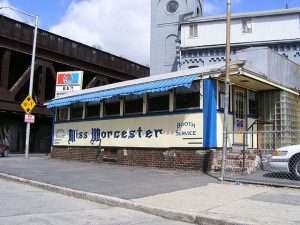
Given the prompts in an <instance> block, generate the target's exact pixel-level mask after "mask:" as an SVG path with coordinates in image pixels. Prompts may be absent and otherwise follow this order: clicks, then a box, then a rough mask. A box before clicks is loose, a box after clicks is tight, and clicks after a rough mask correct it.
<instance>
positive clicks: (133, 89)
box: [47, 75, 198, 108]
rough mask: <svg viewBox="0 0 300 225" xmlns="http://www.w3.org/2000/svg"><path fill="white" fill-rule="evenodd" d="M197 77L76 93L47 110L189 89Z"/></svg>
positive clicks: (182, 77) (49, 106)
mask: <svg viewBox="0 0 300 225" xmlns="http://www.w3.org/2000/svg"><path fill="white" fill-rule="evenodd" d="M197 77H198V75H189V76H181V77H175V78H169V79H163V80H156V81H151V82H146V83H139V84H132V85H128V86H122V87H117V88H112V89H107V90H102V91H95V92H90V93H78V94H76V95H72V96H67V97H62V98H59V99H54V100H52V101H50V102H49V103H48V104H47V108H56V107H63V106H69V105H72V104H76V103H85V102H100V101H102V100H105V99H109V98H113V97H118V96H128V95H143V94H146V93H155V92H164V91H168V90H171V89H173V88H177V87H187V88H190V87H191V85H192V83H193V81H194V80H196V79H197Z"/></svg>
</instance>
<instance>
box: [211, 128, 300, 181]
mask: <svg viewBox="0 0 300 225" xmlns="http://www.w3.org/2000/svg"><path fill="white" fill-rule="evenodd" d="M227 141H228V151H227V152H226V157H225V166H224V171H225V174H224V180H230V181H236V182H243V181H244V182H251V183H258V184H272V185H283V186H294V187H300V130H281V131H259V132H257V131H255V132H254V131H253V130H252V131H249V132H236V133H228V134H227ZM222 160H223V158H222V154H221V151H219V152H218V153H217V155H216V160H215V168H214V170H215V171H221V170H222V163H221V162H222Z"/></svg>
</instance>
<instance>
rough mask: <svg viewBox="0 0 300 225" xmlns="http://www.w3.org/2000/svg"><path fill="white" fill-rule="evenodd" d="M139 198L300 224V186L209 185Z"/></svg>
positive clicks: (248, 219) (194, 210) (200, 211)
mask: <svg viewBox="0 0 300 225" xmlns="http://www.w3.org/2000/svg"><path fill="white" fill-rule="evenodd" d="M135 201H136V202H138V203H140V204H143V205H146V206H151V207H160V208H163V209H168V210H176V211H180V212H186V213H191V214H197V215H201V216H207V217H212V218H215V219H219V220H234V221H238V222H239V223H241V224H262V225H267V224H270V225H271V224H272V225H274V224H276V225H279V224H282V225H289V224H293V225H296V224H297V225H299V224H300V213H299V212H300V189H299V190H296V189H285V188H272V187H262V186H252V185H234V184H223V185H221V184H209V185H207V186H204V187H199V188H193V189H189V190H183V191H177V192H172V193H168V194H162V195H156V196H151V197H147V198H142V199H136V200H135Z"/></svg>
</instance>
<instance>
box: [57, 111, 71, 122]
mask: <svg viewBox="0 0 300 225" xmlns="http://www.w3.org/2000/svg"><path fill="white" fill-rule="evenodd" d="M56 119H57V121H67V120H68V119H69V108H60V109H57V115H56Z"/></svg>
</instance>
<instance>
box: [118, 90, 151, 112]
mask: <svg viewBox="0 0 300 225" xmlns="http://www.w3.org/2000/svg"><path fill="white" fill-rule="evenodd" d="M128 98H136V99H133V100H128ZM128 101H130V102H133V101H141V103H142V104H141V110H140V111H138V112H130V113H128V112H126V104H127V103H128ZM147 108H148V107H147ZM143 112H144V97H143V95H128V96H125V97H124V99H123V115H124V116H132V115H142V114H143Z"/></svg>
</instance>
